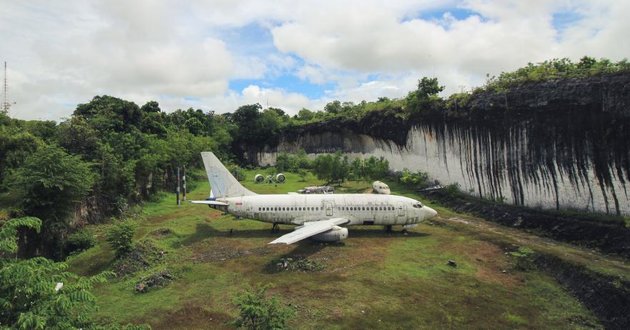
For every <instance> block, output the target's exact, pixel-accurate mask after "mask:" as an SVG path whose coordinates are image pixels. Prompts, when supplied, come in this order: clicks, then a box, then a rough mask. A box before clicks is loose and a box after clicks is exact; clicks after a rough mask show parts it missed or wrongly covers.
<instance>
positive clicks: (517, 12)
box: [0, 0, 630, 120]
mask: <svg viewBox="0 0 630 330" xmlns="http://www.w3.org/2000/svg"><path fill="white" fill-rule="evenodd" d="M436 3H437V2H436V1H428V0H422V1H409V0H383V1H373V0H358V1H343V0H331V1H328V0H316V1H294V0H291V1H235V0H217V1H201V0H198V1H148V0H124V1H123V0H120V1H119V0H115V1H112V0H109V1H95V0H83V1H69V0H66V1H49V0H42V1H28V0H23V1H15V0H0V36H1V39H0V61H6V62H8V81H9V100H10V101H12V102H15V104H14V105H13V106H12V108H11V111H10V115H11V116H12V117H16V118H23V119H52V120H60V119H62V118H67V117H69V116H70V115H71V113H72V111H74V109H75V108H76V105H77V104H79V103H86V102H89V101H90V100H91V99H92V97H94V96H95V95H103V94H107V95H112V96H116V97H120V98H123V99H127V100H131V101H134V102H136V103H137V104H138V105H142V104H144V103H145V102H147V101H150V100H156V101H158V102H159V103H160V106H161V108H162V110H163V111H168V112H170V111H173V110H176V109H179V108H181V109H187V108H189V107H193V108H199V109H202V110H204V111H208V110H214V111H217V112H228V111H234V110H235V109H236V108H238V106H240V105H243V104H250V103H256V102H258V103H260V104H261V105H263V106H264V107H266V106H273V107H279V108H282V109H284V110H285V111H287V112H288V113H290V114H295V113H297V111H298V110H300V109H301V108H303V107H305V108H309V109H312V110H318V109H321V108H323V106H324V105H325V104H326V103H327V102H330V101H332V100H336V99H337V100H340V101H353V102H360V101H361V100H366V101H373V100H376V99H377V98H378V97H380V96H387V97H390V98H396V97H402V96H405V95H406V94H407V93H408V92H409V91H410V90H412V89H415V87H416V84H417V81H418V79H419V78H421V77H423V76H432V77H433V76H435V77H438V79H439V81H440V82H441V83H442V84H443V85H446V87H447V89H446V91H445V92H444V94H445V95H448V94H450V93H453V92H455V91H460V90H462V89H470V88H471V87H473V86H478V85H481V84H483V83H484V81H485V79H486V74H490V75H496V74H498V73H500V72H501V71H507V70H514V69H516V68H518V67H521V66H524V65H526V64H527V63H528V62H540V61H543V60H546V59H551V58H560V57H569V58H571V59H573V60H578V59H579V58H580V57H582V56H584V55H589V56H594V57H597V58H599V57H607V58H609V59H611V60H613V61H618V60H621V59H623V58H626V57H628V56H630V42H629V40H630V37H629V36H628V33H629V32H630V19H629V18H628V15H629V14H630V1H626V0H624V1H619V0H610V1H605V0H604V1H571V0H566V1H545V0H528V1H521V0H514V1H510V0H505V1H491V0H471V1H442V2H440V3H439V4H436Z"/></svg>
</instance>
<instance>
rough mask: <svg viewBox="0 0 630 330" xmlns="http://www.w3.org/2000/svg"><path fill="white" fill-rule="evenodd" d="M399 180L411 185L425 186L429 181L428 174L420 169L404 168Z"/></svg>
mask: <svg viewBox="0 0 630 330" xmlns="http://www.w3.org/2000/svg"><path fill="white" fill-rule="evenodd" d="M400 182H401V183H403V184H405V185H408V186H413V187H418V186H425V185H427V182H429V175H428V174H427V173H425V172H422V171H417V172H411V171H409V170H408V169H404V170H403V171H402V174H401V176H400Z"/></svg>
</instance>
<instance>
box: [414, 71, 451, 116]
mask: <svg viewBox="0 0 630 330" xmlns="http://www.w3.org/2000/svg"><path fill="white" fill-rule="evenodd" d="M443 90H444V86H440V84H439V83H438V79H437V78H427V77H422V79H420V80H418V89H416V90H415V91H412V92H410V93H409V94H408V95H407V107H408V108H409V109H410V110H411V111H412V112H416V113H417V112H421V111H423V110H427V108H429V107H430V106H431V105H432V104H433V103H434V102H435V101H437V100H439V97H438V96H437V94H438V93H440V92H441V91H443Z"/></svg>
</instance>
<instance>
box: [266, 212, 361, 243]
mask: <svg viewBox="0 0 630 330" xmlns="http://www.w3.org/2000/svg"><path fill="white" fill-rule="evenodd" d="M348 222H350V220H348V219H345V218H332V219H328V220H320V221H309V222H305V223H304V224H303V225H301V226H299V227H296V228H295V230H294V231H292V232H290V233H288V234H285V235H282V236H280V237H278V238H277V239H275V240H274V241H272V242H270V243H269V244H280V243H284V244H293V243H295V242H297V241H301V240H303V239H305V238H308V237H311V236H315V235H317V234H321V233H324V232H327V231H329V230H331V229H332V228H333V227H334V226H338V225H344V224H346V223H348Z"/></svg>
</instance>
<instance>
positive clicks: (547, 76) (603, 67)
mask: <svg viewBox="0 0 630 330" xmlns="http://www.w3.org/2000/svg"><path fill="white" fill-rule="evenodd" d="M628 71H630V62H628V60H626V59H623V60H621V61H619V62H616V63H614V62H612V61H610V60H608V59H606V58H601V59H599V60H597V59H595V58H593V57H589V56H584V57H582V58H581V59H580V61H579V62H573V61H571V60H570V59H568V58H559V59H558V58H554V59H551V60H547V61H543V62H539V63H536V64H534V63H527V66H524V67H522V68H519V69H517V70H515V71H512V72H501V74H499V76H498V77H495V76H492V77H489V79H488V82H487V83H486V86H485V87H484V89H485V90H492V91H503V90H505V89H506V88H509V87H511V86H515V85H518V84H522V83H526V82H536V81H545V80H552V79H560V78H584V77H591V76H597V75H601V74H611V73H617V72H628Z"/></svg>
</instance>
